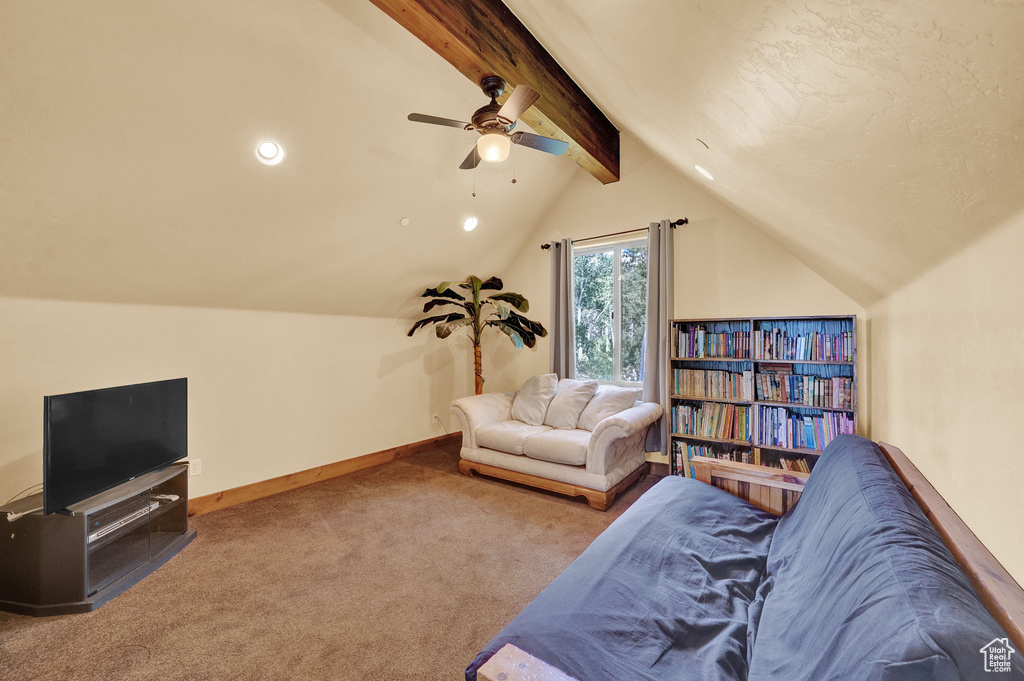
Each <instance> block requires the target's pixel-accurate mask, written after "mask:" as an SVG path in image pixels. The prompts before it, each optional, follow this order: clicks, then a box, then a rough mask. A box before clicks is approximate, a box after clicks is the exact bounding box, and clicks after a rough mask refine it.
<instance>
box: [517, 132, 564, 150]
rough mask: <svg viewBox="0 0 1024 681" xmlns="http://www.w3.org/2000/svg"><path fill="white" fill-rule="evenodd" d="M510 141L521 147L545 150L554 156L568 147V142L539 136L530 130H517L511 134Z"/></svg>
mask: <svg viewBox="0 0 1024 681" xmlns="http://www.w3.org/2000/svg"><path fill="white" fill-rule="evenodd" d="M512 141H513V142H514V143H515V144H518V145H519V146H521V147H530V148H531V149H536V150H538V151H546V152H547V153H549V154H554V155H555V156H561V155H562V154H564V153H565V152H566V150H567V149H568V148H569V143H568V142H563V141H562V140H556V139H553V138H551V137H541V136H540V135H534V134H533V133H530V132H517V133H516V134H514V135H512Z"/></svg>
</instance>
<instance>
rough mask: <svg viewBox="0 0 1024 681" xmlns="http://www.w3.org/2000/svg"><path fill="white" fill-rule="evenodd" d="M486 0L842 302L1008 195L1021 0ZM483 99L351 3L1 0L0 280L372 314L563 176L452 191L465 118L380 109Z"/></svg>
mask: <svg viewBox="0 0 1024 681" xmlns="http://www.w3.org/2000/svg"><path fill="white" fill-rule="evenodd" d="M506 3H507V4H508V5H509V7H510V8H511V9H512V10H513V11H514V12H515V13H516V14H517V16H519V18H520V19H521V20H522V21H523V22H524V23H525V24H526V25H527V26H528V27H529V28H530V29H531V30H532V31H533V32H534V34H535V36H536V37H537V38H538V39H539V40H540V42H541V43H542V44H544V45H545V46H546V47H547V48H548V50H549V51H550V52H551V53H552V54H553V55H554V56H555V57H556V58H557V59H558V60H559V62H560V63H561V65H562V66H563V67H564V68H565V69H566V70H567V71H568V73H569V74H570V75H571V76H572V77H573V78H574V79H575V80H576V82H577V83H578V84H579V85H580V86H581V87H582V89H583V90H584V91H585V92H586V93H587V94H588V95H590V97H591V98H592V99H593V100H594V101H595V102H596V103H597V105H598V106H599V107H600V108H601V109H602V110H603V111H604V113H605V114H607V115H608V116H609V117H610V118H611V119H612V121H613V123H615V124H616V125H617V127H619V128H620V129H622V130H623V131H624V132H626V133H628V134H630V135H633V136H635V137H636V138H638V139H639V140H640V141H642V142H643V143H645V144H646V145H647V146H649V147H650V148H651V149H653V150H654V151H655V153H657V154H659V155H661V156H662V157H664V158H665V159H666V160H667V161H668V162H669V163H670V164H672V165H674V166H675V167H676V168H678V169H679V170H680V171H681V172H682V173H684V174H685V175H687V176H689V177H691V178H692V179H693V180H694V181H695V182H699V183H701V184H703V185H704V186H705V187H706V188H707V189H708V190H709V191H711V192H713V193H715V194H717V195H718V196H719V197H720V198H722V199H723V200H724V201H725V202H727V203H728V204H730V205H731V206H733V207H734V208H736V209H737V210H738V211H740V212H741V213H742V214H744V215H746V216H747V217H749V219H750V220H751V221H752V222H753V223H754V224H755V225H756V226H758V227H759V228H760V229H762V230H763V231H764V232H766V233H767V234H768V235H769V236H771V237H772V238H773V239H774V240H776V241H777V242H778V243H780V244H781V245H783V246H784V247H785V248H787V249H788V250H790V251H791V252H792V253H794V254H795V255H796V256H797V257H799V258H800V259H801V260H802V261H804V262H805V263H806V264H807V265H808V266H810V267H811V268H812V269H814V270H816V271H817V272H818V273H819V274H821V275H823V276H824V277H825V278H827V279H828V280H829V281H831V282H832V283H833V284H835V285H836V286H838V287H839V288H840V289H842V290H843V291H844V292H845V293H847V294H848V295H850V296H851V297H853V298H854V299H855V300H857V301H858V302H860V303H861V304H864V305H869V304H870V303H872V302H873V301H875V300H877V299H879V298H880V297H882V296H884V295H886V294H887V293H889V292H891V291H893V290H895V289H897V288H899V287H900V286H902V285H903V284H905V283H907V282H908V281H910V280H912V279H913V278H915V277H916V276H917V275H919V274H921V273H922V272H924V271H926V270H927V269H928V268H930V267H931V266H933V265H934V264H936V263H938V262H939V261H941V260H943V259H944V258H946V257H947V256H949V255H950V254H951V253H953V252H955V251H957V250H958V249H960V248H962V247H963V246H965V245H966V244H968V243H970V242H972V241H973V240H975V239H977V238H979V237H980V236H982V235H983V234H985V233H986V232H987V231H989V230H991V229H993V228H994V227H995V226H997V225H998V224H999V222H1000V221H1001V220H1002V219H1003V218H1005V217H1007V216H1008V215H1010V214H1014V213H1017V212H1019V211H1020V210H1021V208H1022V207H1024V206H1022V204H1024V192H1021V190H1020V177H1021V174H1022V173H1021V171H1022V170H1024V167H1022V165H1024V140H1022V132H1024V114H1022V112H1024V88H1022V87H1021V85H1022V84H1021V76H1020V74H1021V73H1024V51H1021V50H1020V49H1019V44H1018V42H1015V41H1019V39H1018V36H1020V35H1024V9H1022V3H1021V2H1019V1H1016V0H1005V1H1002V0H992V1H991V2H984V3H982V2H978V3H965V2H956V1H955V0H941V1H940V2H923V1H915V2H911V1H906V2H899V3H897V2H871V3H856V2H848V3H845V4H840V3H832V2H821V1H819V0H814V1H812V2H795V1H790V0H781V1H776V2H759V3H754V2H749V1H748V0H721V1H719V2H714V3H700V4H698V3H696V2H670V1H669V0H638V1H637V2H628V3H624V2H608V1H607V0H596V1H595V0H506ZM483 103H484V98H483V95H482V94H481V93H480V92H479V90H478V89H477V88H476V87H475V86H474V85H473V84H472V83H470V82H469V81H468V80H467V79H466V78H465V77H464V76H462V75H461V74H459V73H458V72H457V71H455V70H454V69H453V68H452V67H451V66H450V65H449V64H447V63H446V62H445V61H444V60H443V59H441V58H440V57H438V56H437V55H436V54H435V53H434V52H432V51H431V50H430V49H429V48H427V47H426V46H424V45H423V44H421V43H420V42H419V41H418V40H417V39H416V38H414V37H413V36H411V35H410V34H408V33H407V32H406V31H405V30H404V29H402V28H400V27H399V26H398V25H397V24H395V23H394V22H393V21H392V20H391V19H390V18H388V17H387V16H385V15H384V14H383V13H382V12H381V11H380V10H378V9H377V8H376V7H374V6H373V5H372V4H371V3H370V2H369V1H367V0H293V1H292V2H288V3H281V2H278V1H276V0H225V1H224V2H217V3H205V2H199V1H198V0H183V1H181V2H174V3H158V2H145V3H128V4H125V3H118V2H113V0H93V1H91V2H89V3H57V2H43V1H39V0H11V1H10V2H5V3H3V4H2V5H0V142H2V143H3V146H4V148H3V152H2V153H0V295H13V296H30V297H53V298H65V299H68V298H70V299H81V300H104V301H116V302H137V303H148V304H173V305H193V306H212V307H235V308H254V309H274V310H294V311H304V312H322V313H333V314H353V315H383V316H391V315H393V314H397V312H398V310H399V308H401V307H402V305H403V303H404V302H406V301H407V300H408V299H409V298H410V296H412V295H414V293H415V292H414V291H413V290H411V287H410V282H422V283H424V284H425V283H427V282H433V281H435V280H439V279H447V278H451V277H455V276H464V275H465V274H468V273H469V271H468V269H470V268H472V270H473V271H474V272H475V273H477V274H480V275H483V276H486V275H488V274H490V273H492V272H494V271H498V270H500V268H502V267H503V266H505V265H506V264H507V263H508V261H509V259H510V258H511V257H512V254H514V253H515V252H516V251H518V249H519V247H520V246H521V245H522V244H523V243H524V240H525V239H526V238H527V237H528V234H529V232H530V231H531V229H532V227H533V226H534V225H535V224H537V222H538V220H539V219H540V218H541V217H542V216H543V215H544V214H545V213H546V211H547V209H548V208H549V207H550V206H551V205H552V202H554V201H556V200H557V199H558V197H559V195H560V194H561V192H562V191H563V190H564V188H565V187H566V186H567V184H568V182H569V180H570V179H571V177H572V176H573V175H574V174H576V173H579V172H582V171H579V170H578V169H577V168H576V167H575V166H574V165H573V164H572V162H571V161H570V160H569V159H567V158H553V157H550V156H548V155H545V154H540V153H534V152H528V151H526V150H523V151H521V152H520V153H518V154H516V161H515V169H516V173H517V179H518V182H517V183H516V184H514V185H513V184H512V183H511V181H510V180H511V172H512V166H511V165H510V164H508V163H505V164H501V165H497V166H487V165H486V164H485V165H483V166H481V169H480V170H478V171H477V172H476V173H475V189H476V193H477V197H476V198H473V197H472V196H471V194H472V192H473V190H474V173H469V172H463V171H458V170H457V169H456V168H457V166H458V164H459V163H460V162H461V160H462V159H463V157H464V156H465V155H466V153H467V151H468V150H469V147H470V145H471V144H472V142H473V138H472V136H471V134H470V133H466V132H462V131H458V130H455V129H446V128H432V127H428V126H423V125H417V124H414V123H409V122H408V121H406V119H405V116H406V114H407V113H409V112H411V111H418V112H422V113H428V114H434V115H439V116H445V117H451V118H464V117H466V116H468V115H469V113H470V112H472V111H473V110H474V109H475V108H477V107H478V106H480V105H481V104H483ZM263 137H272V138H276V139H278V140H280V141H281V142H282V143H283V144H284V146H285V148H286V150H287V154H288V155H287V158H286V160H285V162H284V163H282V164H281V165H279V166H276V167H264V166H261V165H260V164H258V163H256V162H255V160H254V158H253V147H254V145H255V143H256V141H257V140H258V139H260V138H263ZM698 138H700V139H702V140H704V142H706V143H707V145H708V148H705V147H704V146H703V145H702V144H701V143H700V142H698V141H697V139H698ZM624 163H628V161H627V160H626V159H624ZM695 163H699V164H701V165H703V166H705V167H706V168H708V169H709V170H710V171H711V172H712V173H713V174H714V175H715V180H714V182H708V181H706V180H704V179H703V178H701V177H700V176H699V175H697V174H696V172H695V171H694V169H693V165H694V164H695ZM471 214H472V215H477V216H478V217H479V218H480V227H478V228H477V230H476V231H474V232H471V233H466V232H463V230H462V227H461V226H462V222H463V220H464V219H465V217H467V216H468V215H471ZM403 217H408V218H410V220H411V224H410V225H409V226H408V227H402V226H400V225H399V220H400V219H401V218H403ZM648 217H650V216H643V219H644V220H646V219H647V218H648Z"/></svg>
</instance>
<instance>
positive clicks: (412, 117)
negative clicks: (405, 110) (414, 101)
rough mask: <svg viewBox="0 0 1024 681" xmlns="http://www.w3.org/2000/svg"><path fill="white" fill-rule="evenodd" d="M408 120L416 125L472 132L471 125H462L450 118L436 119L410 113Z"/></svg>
mask: <svg viewBox="0 0 1024 681" xmlns="http://www.w3.org/2000/svg"><path fill="white" fill-rule="evenodd" d="M409 120H410V121H415V122H417V123H430V124H431V125H446V126H448V127H449V128H462V129H463V130H473V124H472V123H464V122H463V121H453V120H452V119H450V118H438V117H437V116H428V115H426V114H419V113H411V114H409Z"/></svg>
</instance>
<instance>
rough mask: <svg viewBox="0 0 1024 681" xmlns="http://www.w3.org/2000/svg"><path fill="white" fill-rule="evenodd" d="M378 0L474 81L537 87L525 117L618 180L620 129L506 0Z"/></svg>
mask: <svg viewBox="0 0 1024 681" xmlns="http://www.w3.org/2000/svg"><path fill="white" fill-rule="evenodd" d="M371 2H373V4H374V5H376V6H377V7H379V8H380V9H381V10H383V11H384V12H385V13H386V14H387V15H388V16H390V17H391V18H392V19H394V20H395V21H397V22H398V23H399V24H401V25H402V26H403V27H405V28H406V30H408V31H409V32H410V33H412V34H413V35H414V36H416V37H417V38H419V39H420V40H421V41H423V43H424V44H426V45H427V46H428V47H430V48H431V49H433V50H434V51H435V52H437V53H438V54H439V55H441V56H442V57H444V58H445V59H446V60H447V61H448V63H450V64H451V65H452V66H454V67H455V68H456V69H458V70H459V71H460V72H461V73H462V74H463V75H465V76H466V77H467V78H469V79H470V80H471V81H473V83H474V84H476V85H479V83H480V80H481V78H483V77H484V76H490V75H497V76H501V77H502V78H504V79H505V81H506V82H507V83H508V85H509V88H508V90H509V91H511V90H512V88H513V87H514V86H516V85H523V84H525V85H529V86H530V87H532V88H534V89H535V90H536V91H537V92H539V93H540V95H541V99H540V101H538V102H537V103H536V104H535V105H533V107H531V108H530V109H529V110H527V112H526V113H524V114H523V115H522V117H521V119H522V120H523V121H524V122H525V123H526V124H527V125H529V126H530V127H531V128H532V129H533V130H535V131H536V132H537V133H538V134H540V135H544V136H545V137H554V138H556V139H561V140H564V141H566V142H568V143H569V150H568V151H567V152H566V154H567V155H568V156H570V157H571V158H572V159H573V160H574V161H576V163H578V164H579V165H580V166H581V167H583V169H584V170H586V171H587V172H588V173H590V174H591V175H593V176H594V177H596V178H597V179H598V180H600V181H601V182H602V183H605V184H607V183H609V182H615V181H617V180H618V179H619V131H618V130H616V129H615V126H614V125H612V123H611V121H609V120H608V117H607V116H605V115H604V113H602V112H601V110H600V109H598V108H597V105H596V104H594V103H593V102H592V101H591V100H590V98H589V97H587V95H586V94H585V93H584V92H583V90H581V89H580V87H579V86H578V85H576V83H575V82H574V81H573V80H572V78H570V77H569V74H568V73H566V72H565V70H564V69H563V68H562V67H561V66H560V65H559V64H558V62H557V61H555V59H554V57H552V56H551V55H550V54H549V53H548V52H547V50H545V49H544V46H543V45H541V44H540V42H538V41H537V39H536V38H534V37H533V34H532V33H530V31H529V29H527V28H526V26H524V25H523V23H522V22H521V21H519V19H518V18H517V17H516V16H515V15H514V14H513V13H512V12H511V11H510V10H509V9H508V8H507V7H506V6H505V5H504V4H503V3H502V2H501V1H500V0H371ZM506 96H507V93H506ZM503 99H504V98H503ZM480 103H481V104H485V103H486V100H485V99H482V100H481V102H480ZM467 115H468V114H467ZM471 142H472V138H471V137H469V136H467V144H469V143H471Z"/></svg>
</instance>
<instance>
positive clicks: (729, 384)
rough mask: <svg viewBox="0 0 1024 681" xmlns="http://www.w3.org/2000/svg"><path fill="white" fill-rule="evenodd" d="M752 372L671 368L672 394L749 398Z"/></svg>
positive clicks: (752, 382) (752, 378)
mask: <svg viewBox="0 0 1024 681" xmlns="http://www.w3.org/2000/svg"><path fill="white" fill-rule="evenodd" d="M753 385H754V372H753V370H751V369H747V370H746V371H743V372H742V373H740V372H735V371H720V370H715V369H675V370H673V380H672V394H673V395H686V396H687V397H713V398H716V399H720V400H750V399H751V395H752V394H753V392H754V391H753Z"/></svg>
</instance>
